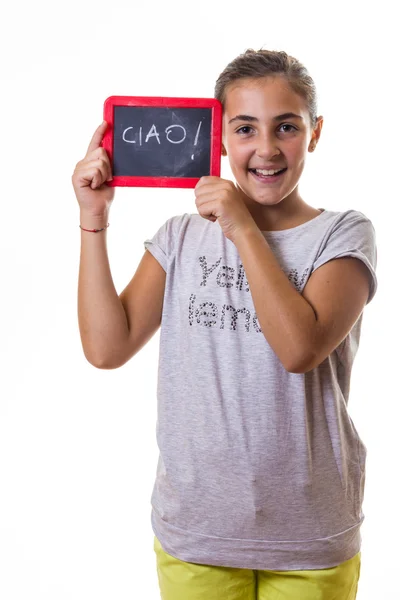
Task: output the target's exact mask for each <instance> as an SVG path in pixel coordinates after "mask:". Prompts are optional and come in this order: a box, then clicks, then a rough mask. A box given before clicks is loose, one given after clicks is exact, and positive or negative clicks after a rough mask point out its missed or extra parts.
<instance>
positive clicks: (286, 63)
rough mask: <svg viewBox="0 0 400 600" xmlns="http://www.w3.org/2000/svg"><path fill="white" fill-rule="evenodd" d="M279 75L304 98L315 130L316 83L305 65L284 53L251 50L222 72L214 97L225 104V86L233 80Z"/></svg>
mask: <svg viewBox="0 0 400 600" xmlns="http://www.w3.org/2000/svg"><path fill="white" fill-rule="evenodd" d="M276 75H283V76H285V77H286V79H287V81H288V83H289V85H290V86H291V88H292V90H293V91H294V92H295V93H296V94H299V96H301V97H302V98H304V100H305V101H306V104H307V108H308V112H309V114H310V121H311V127H312V128H314V127H315V125H316V122H317V91H316V88H315V83H314V81H313V79H312V78H311V76H310V75H309V73H308V71H307V69H306V68H305V67H304V65H302V63H301V62H300V61H298V60H297V59H296V58H294V57H293V56H289V55H288V54H286V52H283V51H275V50H263V49H261V50H252V49H251V48H249V49H248V50H246V52H244V53H243V54H240V55H239V56H238V57H237V58H235V59H234V60H233V61H232V62H230V63H229V64H228V66H227V67H225V69H224V70H223V71H222V73H221V74H220V76H219V77H218V79H217V81H216V84H215V89H214V97H215V98H217V99H218V100H219V101H220V102H221V103H222V105H224V102H225V98H226V87H227V86H228V85H229V84H230V83H232V82H233V81H237V80H238V79H244V78H253V79H260V78H262V77H267V76H276Z"/></svg>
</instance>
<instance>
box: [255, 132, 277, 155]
mask: <svg viewBox="0 0 400 600" xmlns="http://www.w3.org/2000/svg"><path fill="white" fill-rule="evenodd" d="M256 154H257V156H259V157H260V158H263V159H265V160H270V159H271V158H273V157H274V156H277V155H278V154H280V150H279V147H278V142H277V140H276V139H274V138H272V137H269V136H262V137H259V138H258V145H257V149H256Z"/></svg>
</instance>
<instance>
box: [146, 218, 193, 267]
mask: <svg viewBox="0 0 400 600" xmlns="http://www.w3.org/2000/svg"><path fill="white" fill-rule="evenodd" d="M185 216H186V213H185V215H181V216H175V217H171V218H170V219H168V220H167V221H166V222H165V223H164V224H163V225H161V227H160V228H159V229H158V231H157V233H156V234H155V235H154V236H153V237H152V238H148V239H146V240H145V241H144V247H145V248H146V250H148V251H149V252H151V254H152V255H153V256H154V258H155V259H156V260H158V262H159V263H160V265H161V266H162V268H163V269H164V271H165V272H166V273H167V272H168V264H169V262H170V260H171V257H172V255H173V253H174V249H175V244H176V239H177V234H178V232H179V229H180V225H181V223H182V219H183V218H184V217H185Z"/></svg>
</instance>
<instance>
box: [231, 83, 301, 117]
mask: <svg viewBox="0 0 400 600" xmlns="http://www.w3.org/2000/svg"><path fill="white" fill-rule="evenodd" d="M251 110H253V111H257V112H260V111H261V112H263V113H265V114H267V113H269V112H272V113H275V112H276V111H277V110H278V111H280V112H296V111H297V112H302V113H303V114H307V106H306V103H305V100H304V98H302V97H301V96H300V95H299V94H297V93H296V92H295V91H294V90H293V89H292V88H291V86H290V84H289V82H288V81H287V79H286V78H285V77H282V76H275V77H262V78H258V79H254V78H246V79H239V80H237V81H233V82H232V83H230V84H228V86H227V88H226V90H225V102H224V114H225V115H227V116H229V117H231V116H235V115H232V114H231V113H233V112H234V113H235V114H251V113H250V111H251ZM277 114H279V113H277ZM254 116H255V115H254Z"/></svg>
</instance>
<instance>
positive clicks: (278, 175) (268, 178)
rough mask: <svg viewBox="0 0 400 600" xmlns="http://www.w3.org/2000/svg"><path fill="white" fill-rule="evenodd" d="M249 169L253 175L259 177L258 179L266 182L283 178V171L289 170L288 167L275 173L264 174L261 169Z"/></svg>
mask: <svg viewBox="0 0 400 600" xmlns="http://www.w3.org/2000/svg"><path fill="white" fill-rule="evenodd" d="M249 171H250V173H251V174H252V175H253V177H255V178H256V179H257V181H262V182H264V183H273V182H274V181H278V179H280V178H281V176H282V175H283V173H284V172H285V171H287V167H286V168H285V169H281V170H280V171H278V172H277V173H275V174H274V175H264V174H263V173H260V171H259V170H256V169H249Z"/></svg>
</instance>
